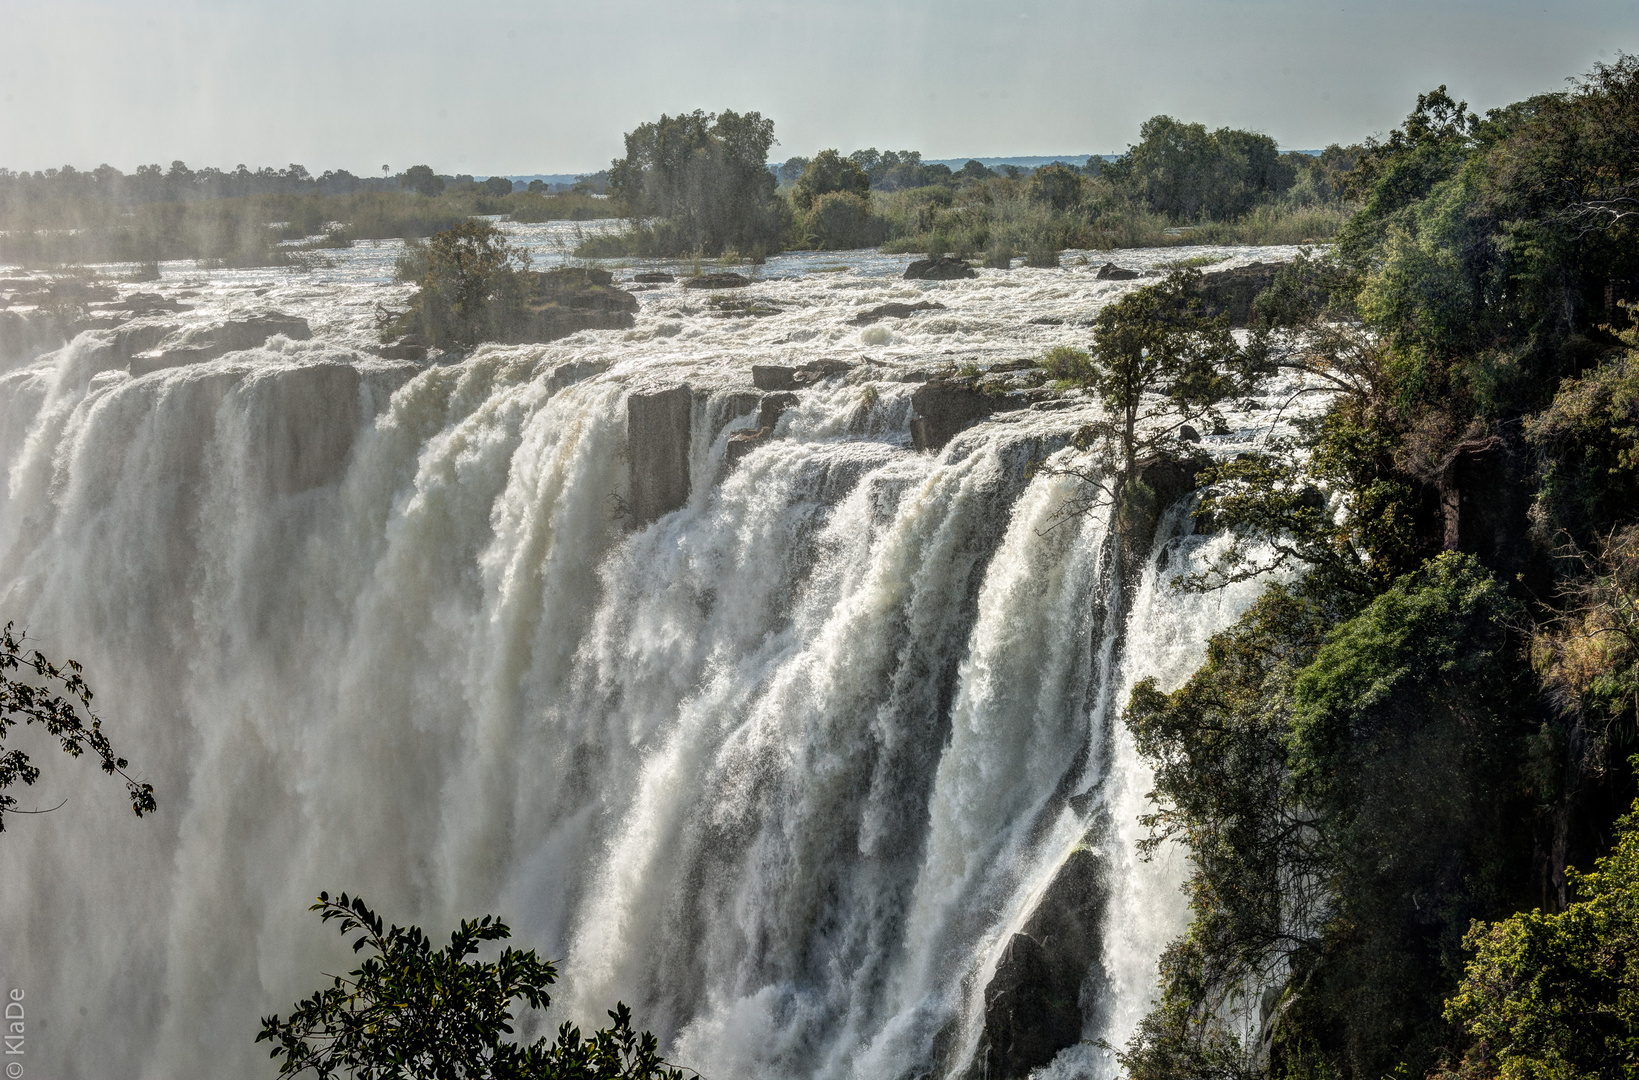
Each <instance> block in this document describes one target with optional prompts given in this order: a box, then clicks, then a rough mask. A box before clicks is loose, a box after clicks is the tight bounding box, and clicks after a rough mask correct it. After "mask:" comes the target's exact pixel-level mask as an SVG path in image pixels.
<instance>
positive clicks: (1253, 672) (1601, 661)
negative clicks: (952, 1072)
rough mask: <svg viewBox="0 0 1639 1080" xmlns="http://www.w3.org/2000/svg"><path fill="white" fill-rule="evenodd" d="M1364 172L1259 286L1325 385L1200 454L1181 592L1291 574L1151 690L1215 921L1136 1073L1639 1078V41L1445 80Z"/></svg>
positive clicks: (1293, 352)
mask: <svg viewBox="0 0 1639 1080" xmlns="http://www.w3.org/2000/svg"><path fill="white" fill-rule="evenodd" d="M1324 162H1325V159H1324V158H1322V159H1320V163H1319V164H1320V165H1321V167H1322V168H1324ZM1343 164H1348V165H1349V166H1350V167H1349V168H1347V169H1344V170H1342V171H1340V172H1338V173H1337V174H1335V175H1328V174H1327V173H1325V172H1322V173H1321V174H1320V175H1318V176H1313V177H1312V178H1311V181H1310V182H1311V183H1313V184H1316V185H1318V184H1319V183H1320V182H1322V181H1323V182H1325V183H1326V184H1328V185H1332V186H1333V188H1334V190H1338V189H1341V190H1342V191H1343V192H1345V193H1352V197H1354V198H1355V199H1357V200H1358V202H1359V208H1358V210H1357V211H1356V212H1354V213H1353V214H1352V215H1351V216H1349V217H1348V218H1347V220H1345V221H1344V222H1343V223H1342V227H1341V229H1340V230H1339V231H1338V236H1337V244H1336V246H1335V248H1334V249H1333V250H1331V251H1330V252H1329V253H1328V254H1327V255H1325V256H1324V257H1320V258H1314V257H1309V258H1303V259H1300V260H1298V261H1297V262H1296V263H1294V264H1292V265H1291V266H1290V267H1288V268H1287V269H1286V270H1284V271H1283V272H1282V274H1281V275H1280V277H1279V278H1278V279H1277V282H1276V285H1275V286H1274V287H1273V288H1272V289H1271V290H1269V291H1267V292H1265V293H1264V294H1263V296H1261V297H1260V298H1259V300H1258V302H1257V310H1258V312H1259V317H1260V320H1261V323H1262V328H1263V330H1264V332H1265V333H1266V334H1268V335H1269V336H1270V340H1271V342H1272V343H1273V345H1272V347H1273V349H1274V356H1275V358H1276V359H1277V360H1279V361H1280V362H1283V363H1286V364H1289V365H1293V366H1298V367H1303V368H1305V369H1306V370H1308V371H1309V372H1310V373H1311V374H1312V375H1313V376H1314V385H1315V387H1316V391H1315V392H1317V393H1324V394H1325V395H1326V396H1327V398H1328V403H1327V404H1326V406H1325V408H1324V409H1323V410H1322V411H1321V413H1320V414H1319V415H1318V416H1316V417H1315V418H1314V419H1313V420H1310V421H1307V422H1305V423H1303V424H1302V425H1300V429H1299V430H1300V434H1299V435H1298V437H1297V438H1295V439H1294V440H1291V441H1289V442H1287V443H1284V444H1276V443H1271V444H1269V445H1268V446H1267V447H1266V448H1265V450H1264V451H1263V452H1261V453H1258V454H1252V455H1242V456H1241V457H1239V458H1237V459H1235V460H1233V461H1228V462H1223V463H1220V464H1218V465H1216V466H1213V467H1211V468H1209V469H1208V470H1207V471H1206V473H1205V474H1203V475H1202V476H1201V479H1202V480H1203V481H1205V482H1206V484H1207V486H1206V489H1205V494H1204V497H1203V498H1202V499H1201V501H1200V504H1199V506H1198V508H1197V510H1196V519H1197V522H1198V523H1199V525H1200V526H1201V527H1202V528H1209V529H1212V530H1214V531H1218V532H1220V533H1223V534H1225V535H1226V536H1227V537H1228V538H1229V539H1230V541H1231V543H1230V545H1229V547H1228V548H1227V549H1226V553H1225V554H1224V556H1223V557H1222V558H1220V560H1219V561H1218V562H1217V564H1216V565H1215V566H1213V567H1212V568H1211V569H1210V570H1209V571H1207V572H1206V573H1204V574H1201V575H1199V576H1197V577H1195V578H1192V579H1187V580H1180V581H1177V582H1175V585H1176V586H1177V587H1181V588H1196V589H1211V588H1214V587H1216V586H1218V585H1221V584H1223V583H1226V582H1229V581H1247V580H1254V579H1258V578H1260V577H1264V576H1267V577H1268V579H1269V580H1271V581H1273V582H1276V583H1274V584H1271V585H1269V586H1268V587H1267V589H1266V591H1265V592H1264V593H1263V595H1262V597H1261V598H1260V599H1259V600H1258V601H1257V602H1256V603H1255V604H1254V605H1253V606H1252V607H1251V609H1250V610H1249V611H1248V612H1247V613H1246V615H1245V616H1243V617H1242V618H1241V619H1240V620H1239V621H1238V622H1237V623H1236V624H1235V625H1234V626H1233V627H1232V628H1230V629H1229V630H1227V631H1225V632H1224V633H1222V634H1220V635H1218V636H1217V637H1215V638H1214V639H1213V640H1212V642H1211V645H1210V647H1209V650H1208V655H1207V660H1206V663H1205V665H1204V666H1203V667H1202V668H1201V669H1200V670H1199V671H1198V672H1197V673H1196V674H1195V675H1194V676H1193V677H1192V678H1191V679H1190V680H1188V681H1187V682H1186V683H1185V684H1184V685H1183V686H1182V687H1181V688H1179V689H1177V690H1175V691H1172V692H1170V693H1169V692H1164V691H1163V690H1162V689H1161V688H1159V687H1158V686H1156V685H1155V684H1154V683H1153V682H1144V683H1140V684H1139V686H1138V687H1137V688H1136V689H1135V690H1134V692H1133V694H1132V697H1131V700H1130V701H1129V702H1128V703H1127V705H1126V712H1125V722H1126V724H1127V725H1128V727H1129V729H1130V730H1131V732H1132V734H1133V737H1134V739H1135V741H1136V743H1137V745H1138V748H1139V750H1140V751H1141V752H1142V754H1143V755H1144V756H1145V757H1146V758H1147V759H1148V760H1149V761H1150V762H1151V763H1152V764H1153V765H1154V767H1155V784H1154V790H1153V792H1152V794H1151V799H1152V800H1153V810H1152V813H1151V815H1150V816H1149V817H1148V819H1147V821H1148V824H1149V826H1150V828H1151V830H1152V840H1151V844H1152V849H1153V848H1154V847H1158V846H1159V845H1162V844H1165V843H1169V842H1173V843H1178V844H1182V845H1183V846H1184V847H1185V848H1186V850H1187V851H1188V854H1189V857H1190V867H1191V873H1190V877H1189V879H1188V883H1187V894H1188V897H1189V902H1190V906H1191V909H1192V915H1193V919H1192V923H1191V926H1190V928H1189V930H1188V932H1187V933H1186V934H1185V935H1184V936H1183V937H1181V938H1179V939H1178V940H1177V941H1175V942H1174V943H1172V945H1171V946H1170V947H1169V948H1168V949H1167V951H1166V953H1165V955H1164V958H1163V960H1162V965H1161V976H1162V984H1163V995H1162V998H1161V1000H1160V1002H1159V1003H1158V1004H1157V1006H1156V1007H1155V1009H1154V1010H1153V1011H1152V1012H1151V1013H1150V1014H1149V1016H1148V1017H1147V1018H1146V1019H1145V1020H1144V1021H1143V1023H1142V1025H1141V1026H1140V1027H1139V1029H1138V1032H1137V1034H1136V1035H1135V1036H1134V1037H1133V1039H1132V1041H1131V1043H1130V1044H1128V1045H1127V1046H1126V1047H1125V1048H1124V1049H1123V1051H1122V1062H1123V1065H1124V1068H1125V1070H1126V1072H1127V1074H1128V1075H1129V1076H1130V1077H1131V1078H1132V1080H1162V1078H1168V1080H1172V1078H1177V1077H1205V1076H1212V1077H1216V1078H1223V1080H1229V1078H1236V1077H1246V1078H1250V1077H1254V1076H1265V1075H1267V1076H1274V1077H1282V1078H1294V1080H1295V1078H1297V1077H1305V1078H1308V1077H1340V1078H1352V1080H1376V1078H1378V1077H1383V1076H1397V1077H1422V1076H1448V1075H1449V1076H1451V1077H1457V1076H1461V1077H1463V1078H1464V1080H1489V1078H1492V1077H1509V1078H1515V1077H1518V1078H1524V1077H1552V1076H1620V1075H1627V1073H1628V1072H1630V1071H1631V1069H1632V1062H1633V1060H1634V1059H1633V1047H1634V1045H1635V1039H1639V1019H1636V1018H1635V1014H1634V1012H1633V1008H1632V1001H1633V998H1634V995H1635V993H1636V992H1639V967H1636V965H1635V963H1634V960H1633V952H1632V950H1633V944H1632V943H1633V941H1634V939H1635V937H1636V934H1639V877H1636V875H1635V873H1634V869H1633V863H1634V857H1633V856H1634V832H1635V829H1634V818H1633V817H1632V816H1628V817H1623V814H1624V812H1625V811H1627V810H1628V809H1629V808H1630V807H1636V808H1639V804H1636V803H1635V802H1634V796H1635V776H1634V764H1635V762H1634V759H1633V758H1632V755H1633V754H1634V752H1635V747H1636V744H1639V712H1636V710H1639V616H1636V614H1635V613H1636V612H1639V498H1636V496H1639V488H1636V481H1635V476H1636V475H1639V473H1636V471H1635V470H1636V467H1639V456H1636V449H1635V448H1636V447H1639V434H1636V433H1639V389H1636V387H1639V383H1636V381H1635V375H1634V373H1635V372H1636V371H1639V327H1636V325H1635V321H1634V313H1635V312H1634V308H1633V307H1632V306H1631V304H1632V301H1633V299H1634V298H1635V294H1636V292H1639V58H1634V57H1624V58H1622V59H1620V60H1619V61H1617V62H1616V63H1614V64H1610V65H1601V66H1598V67H1596V68H1595V70H1594V71H1593V72H1592V73H1590V74H1589V75H1588V76H1586V77H1585V78H1584V79H1582V80H1580V81H1579V82H1578V83H1576V84H1575V85H1574V87H1573V89H1571V90H1569V91H1567V92H1564V93H1557V94H1546V95H1541V96H1539V97H1535V98H1531V99H1529V100H1527V101H1522V102H1519V103H1516V104H1514V105H1511V106H1508V107H1507V108H1503V109H1497V110H1493V111H1491V112H1489V113H1487V114H1485V115H1484V116H1477V115H1474V114H1473V113H1471V112H1469V111H1468V109H1467V107H1466V106H1465V105H1464V104H1463V103H1462V102H1460V101H1457V100H1455V99H1453V98H1452V97H1451V96H1450V95H1449V94H1448V93H1447V92H1446V91H1445V88H1444V87H1441V88H1440V89H1438V90H1435V91H1433V92H1430V93H1428V94H1425V95H1422V96H1420V97H1419V98H1418V100H1417V104H1416V108H1415V110H1414V111H1413V112H1412V113H1411V115H1410V116H1408V117H1407V119H1406V122H1405V123H1404V125H1402V126H1401V127H1400V128H1398V129H1397V130H1395V131H1394V132H1393V133H1391V134H1390V135H1389V136H1388V137H1387V138H1386V139H1384V140H1382V141H1369V142H1368V143H1367V144H1365V145H1364V146H1363V147H1362V148H1360V150H1359V152H1358V154H1356V155H1355V160H1354V161H1353V162H1343ZM1297 186H1298V183H1297V181H1294V183H1293V185H1292V189H1295V188H1297ZM1292 189H1288V190H1292ZM1282 197H1284V196H1282ZM1601 860H1603V861H1601ZM1578 868H1582V869H1586V870H1591V871H1592V872H1591V873H1579V872H1578Z"/></svg>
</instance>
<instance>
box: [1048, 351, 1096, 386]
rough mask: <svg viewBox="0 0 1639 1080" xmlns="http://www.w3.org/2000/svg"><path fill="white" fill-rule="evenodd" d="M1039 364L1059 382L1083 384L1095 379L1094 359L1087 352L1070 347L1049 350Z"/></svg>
mask: <svg viewBox="0 0 1639 1080" xmlns="http://www.w3.org/2000/svg"><path fill="white" fill-rule="evenodd" d="M1037 363H1038V364H1039V365H1040V366H1041V368H1042V370H1044V371H1046V372H1047V374H1049V375H1051V376H1052V377H1053V378H1054V379H1057V380H1058V381H1059V382H1068V383H1075V384H1077V385H1080V384H1082V383H1086V382H1090V381H1091V380H1092V378H1093V358H1092V357H1091V356H1089V355H1088V354H1087V353H1086V352H1085V351H1083V350H1081V349H1077V348H1074V347H1072V346H1069V345H1056V346H1054V347H1053V348H1051V349H1048V350H1047V353H1046V355H1044V356H1043V357H1042V358H1041V359H1040V360H1039V361H1037Z"/></svg>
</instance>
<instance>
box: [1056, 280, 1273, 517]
mask: <svg viewBox="0 0 1639 1080" xmlns="http://www.w3.org/2000/svg"><path fill="white" fill-rule="evenodd" d="M1200 278H1201V274H1200V271H1198V270H1179V271H1175V272H1173V273H1172V274H1170V275H1169V276H1168V277H1167V278H1166V279H1165V280H1163V281H1161V282H1158V283H1157V284H1155V285H1151V286H1148V287H1146V288H1143V289H1139V290H1138V291H1136V292H1132V293H1128V294H1127V295H1126V296H1124V297H1122V298H1121V299H1120V300H1118V301H1116V302H1115V303H1113V304H1111V305H1109V306H1108V307H1106V308H1104V310H1102V311H1100V312H1099V313H1098V317H1097V318H1096V319H1095V320H1094V322H1093V348H1092V350H1091V352H1090V353H1084V352H1081V351H1080V350H1077V349H1069V348H1059V349H1054V350H1053V351H1052V352H1050V353H1048V354H1047V356H1046V357H1045V358H1044V360H1043V361H1042V366H1044V367H1045V368H1047V370H1048V372H1049V373H1050V374H1052V375H1054V376H1056V377H1057V378H1058V379H1059V380H1060V382H1061V383H1069V384H1072V385H1077V386H1081V387H1083V388H1084V389H1086V390H1087V391H1088V392H1089V393H1091V394H1092V395H1093V396H1094V397H1095V398H1097V399H1098V401H1099V404H1101V405H1102V406H1103V407H1104V416H1103V418H1102V419H1100V420H1097V421H1094V422H1093V423H1091V424H1089V425H1087V426H1086V427H1085V428H1084V429H1083V430H1082V432H1081V433H1080V434H1079V435H1078V437H1077V442H1078V443H1080V444H1081V445H1082V447H1083V448H1084V449H1086V450H1089V451H1090V452H1091V454H1090V460H1089V461H1087V463H1086V464H1084V465H1074V466H1068V467H1063V468H1061V469H1059V470H1058V471H1062V472H1063V473H1065V474H1067V475H1072V476H1076V477H1079V478H1080V479H1081V480H1082V481H1083V483H1084V485H1085V487H1084V491H1085V495H1084V496H1083V497H1082V498H1080V499H1077V500H1074V501H1072V502H1071V503H1070V504H1069V505H1067V506H1066V508H1065V512H1066V513H1069V514H1080V513H1086V512H1087V511H1089V510H1091V509H1093V508H1095V507H1098V506H1105V505H1109V504H1114V505H1116V506H1117V507H1118V509H1119V511H1120V513H1121V514H1122V516H1123V518H1124V519H1125V518H1127V517H1130V516H1132V515H1133V514H1135V513H1142V512H1143V511H1144V510H1145V509H1146V508H1149V509H1153V508H1150V507H1149V503H1150V502H1151V501H1152V500H1153V493H1152V492H1149V491H1147V490H1146V489H1145V487H1144V485H1143V482H1142V480H1141V478H1140V475H1139V474H1140V471H1141V467H1142V464H1143V462H1144V461H1145V459H1147V458H1150V457H1153V456H1155V455H1165V454H1171V455H1175V456H1176V455H1178V454H1181V453H1183V452H1185V451H1186V450H1187V449H1188V445H1187V432H1186V428H1188V427H1189V425H1191V424H1199V423H1203V422H1210V423H1212V424H1216V423H1217V422H1218V413H1217V407H1218V406H1219V405H1220V404H1222V403H1223V402H1225V401H1227V400H1229V399H1230V398H1234V397H1238V396H1244V395H1246V394H1249V393H1251V392H1252V391H1253V389H1254V388H1255V386H1256V385H1257V383H1258V382H1259V380H1261V379H1262V378H1263V377H1264V376H1266V375H1268V374H1269V372H1270V368H1269V365H1268V354H1267V350H1266V349H1265V348H1264V347H1263V343H1262V340H1261V338H1258V337H1254V338H1253V340H1252V341H1251V342H1250V343H1249V344H1248V345H1246V346H1242V345H1241V344H1240V343H1238V342H1237V341H1236V340H1235V335H1234V334H1233V333H1232V332H1231V330H1230V328H1229V322H1228V319H1227V318H1226V317H1224V316H1218V317H1216V318H1208V317H1206V316H1205V315H1203V314H1202V313H1201V311H1200V307H1201V302H1200V300H1199V299H1198V297H1197V296H1196V295H1195V294H1196V291H1197V286H1198V284H1199V282H1200Z"/></svg>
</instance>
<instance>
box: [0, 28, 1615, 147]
mask: <svg viewBox="0 0 1639 1080" xmlns="http://www.w3.org/2000/svg"><path fill="white" fill-rule="evenodd" d="M1622 51H1626V52H1630V53H1631V52H1639V0H1560V2H1558V3H1553V4H1546V3H1526V2H1514V0H1491V2H1481V0H1418V2H1407V0H1370V2H1367V0H1349V2H1347V3H1342V4H1338V3H1327V2H1323V0H1167V2H1161V0H1116V2H1105V0H982V2H975V0H874V2H865V0H807V2H804V3H787V2H785V0H749V2H746V0H688V2H686V3H679V2H677V0H574V2H570V3H561V2H558V0H528V2H516V0H488V2H486V0H440V2H427V0H393V2H390V3H389V2H377V0H324V2H314V0H278V2H262V0H166V2H163V3H161V2H157V0H117V2H112V0H89V2H88V0H0V167H8V168H13V169H30V170H32V169H43V168H50V167H55V166H60V165H63V164H72V165H74V166H75V167H77V168H91V167H94V166H96V165H98V164H101V163H103V162H107V163H109V164H112V165H115V166H116V167H119V168H121V169H124V170H126V171H131V170H133V169H134V168H135V167H136V166H137V165H139V164H143V163H147V162H158V163H161V164H166V165H168V164H169V163H170V162H171V161H172V160H173V159H181V160H184V161H186V162H187V163H188V164H189V165H191V166H193V167H195V168H198V167H200V166H204V165H215V166H218V167H223V168H232V167H233V166H235V165H238V164H241V163H243V164H246V165H249V166H250V167H251V168H253V169H254V168H258V167H261V166H263V165H274V166H283V165H286V164H289V163H291V162H298V163H301V164H303V165H305V166H307V167H308V168H309V169H311V170H312V171H314V172H315V173H318V172H322V171H324V170H326V169H348V170H350V171H352V172H354V173H356V174H359V175H365V174H369V173H376V174H379V173H380V171H381V168H382V166H383V165H384V164H385V165H388V166H389V167H390V169H391V171H393V172H395V173H396V172H398V171H401V170H402V169H404V168H406V167H408V166H409V165H412V164H422V163H424V164H429V165H431V166H432V167H433V168H434V169H436V170H437V171H439V172H443V173H456V172H465V173H473V174H476V175H479V176H483V175H487V174H491V173H500V174H525V173H569V172H581V171H591V170H595V169H598V168H603V167H606V166H607V165H608V163H609V160H610V159H611V158H613V157H616V156H619V155H620V154H621V152H622V142H621V135H622V133H623V132H625V131H629V130H631V129H632V128H633V127H635V126H636V125H637V124H639V123H642V122H643V121H645V120H652V119H656V118H657V117H659V116H660V114H662V113H674V114H675V113H677V112H686V111H690V110H693V109H704V110H706V111H708V112H712V111H718V110H721V109H734V110H737V111H750V110H755V111H759V112H761V113H763V114H764V115H765V116H768V117H771V118H772V119H773V120H774V122H775V136H776V138H777V139H778V140H779V143H778V145H776V146H775V148H774V150H773V152H772V154H771V157H772V158H773V160H776V161H782V160H784V159H785V158H787V157H790V156H793V155H799V154H800V155H803V156H811V155H812V154H813V153H815V152H816V151H818V150H820V149H824V148H826V147H837V148H839V149H841V150H843V151H844V152H846V151H849V150H852V149H855V148H858V147H865V146H875V147H878V148H880V149H915V150H920V151H921V152H922V154H923V156H925V157H928V158H949V157H964V156H968V155H972V156H976V157H984V156H1003V155H1014V154H1018V155H1023V154H1070V153H1117V152H1120V151H1121V150H1123V149H1124V148H1125V147H1126V146H1127V145H1128V144H1129V143H1131V142H1133V141H1135V140H1136V138H1137V131H1138V126H1139V124H1141V123H1142V122H1143V121H1144V120H1145V119H1146V118H1148V117H1150V116H1154V115H1156V114H1159V113H1167V114H1169V115H1172V116H1176V117H1179V118H1180V119H1185V120H1190V121H1200V122H1203V123H1205V124H1207V125H1208V126H1209V127H1219V126H1230V127H1238V128H1250V129H1252V130H1256V131H1261V132H1264V133H1266V134H1268V135H1270V136H1273V137H1274V138H1275V140H1276V141H1277V142H1278V143H1280V144H1281V145H1282V146H1283V147H1286V148H1288V149H1317V148H1320V147H1323V146H1325V145H1327V144H1329V143H1333V142H1341V143H1350V142H1356V141H1358V140H1360V139H1361V138H1363V137H1365V136H1367V135H1371V134H1374V133H1375V134H1382V133H1384V132H1386V131H1388V130H1389V129H1390V128H1393V127H1394V126H1396V125H1397V124H1398V123H1399V122H1400V121H1401V120H1402V119H1403V118H1404V116H1405V114H1406V113H1407V112H1409V111H1410V109H1411V107H1412V105H1413V104H1414V102H1415V99H1416V95H1417V93H1418V92H1419V91H1422V90H1428V89H1431V88H1433V87H1434V86H1437V85H1439V84H1441V83H1444V84H1447V85H1448V86H1449V87H1450V89H1451V92H1452V93H1453V94H1454V95H1456V96H1458V97H1460V98H1464V99H1466V100H1467V101H1468V102H1469V103H1470V105H1471V106H1472V107H1475V108H1478V109H1481V110H1483V109H1485V108H1490V107H1494V106H1498V105H1504V104H1507V103H1508V102H1511V101H1516V100H1518V99H1520V98H1522V97H1525V96H1528V95H1530V94H1533V93H1539V92H1542V91H1548V90H1556V89H1562V88H1564V86H1565V85H1566V83H1565V79H1566V78H1567V77H1569V76H1574V75H1576V74H1579V73H1581V72H1585V71H1587V70H1588V69H1589V68H1591V67H1592V66H1593V64H1595V63H1596V62H1599V61H1602V60H1604V61H1610V60H1614V59H1615V58H1616V56H1617V55H1618V53H1619V52H1622Z"/></svg>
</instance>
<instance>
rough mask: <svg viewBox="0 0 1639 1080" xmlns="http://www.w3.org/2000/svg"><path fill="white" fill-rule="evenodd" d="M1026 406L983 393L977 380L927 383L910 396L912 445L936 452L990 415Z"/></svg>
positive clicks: (1019, 402)
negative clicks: (958, 433) (958, 434)
mask: <svg viewBox="0 0 1639 1080" xmlns="http://www.w3.org/2000/svg"><path fill="white" fill-rule="evenodd" d="M1028 404H1029V402H1028V401H1024V400H1013V399H1011V398H1009V397H1007V396H1006V395H1004V394H1000V393H986V392H985V391H984V390H982V389H980V387H979V385H978V380H977V379H930V380H928V381H927V382H925V383H923V384H922V385H921V386H920V387H918V388H917V390H916V392H915V393H914V394H912V395H911V411H912V413H913V415H912V417H911V444H912V445H913V446H915V447H916V448H917V449H918V450H938V449H940V448H941V447H943V446H944V445H945V444H946V443H948V442H950V440H951V439H953V438H955V437H956V434H957V432H959V431H961V430H963V429H964V428H967V427H970V426H972V425H973V424H975V423H977V422H978V421H980V420H983V419H984V418H985V417H987V416H989V415H990V414H991V413H993V412H1000V411H1001V410H1003V409H1020V408H1024V407H1025V406H1026V405H1028Z"/></svg>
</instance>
